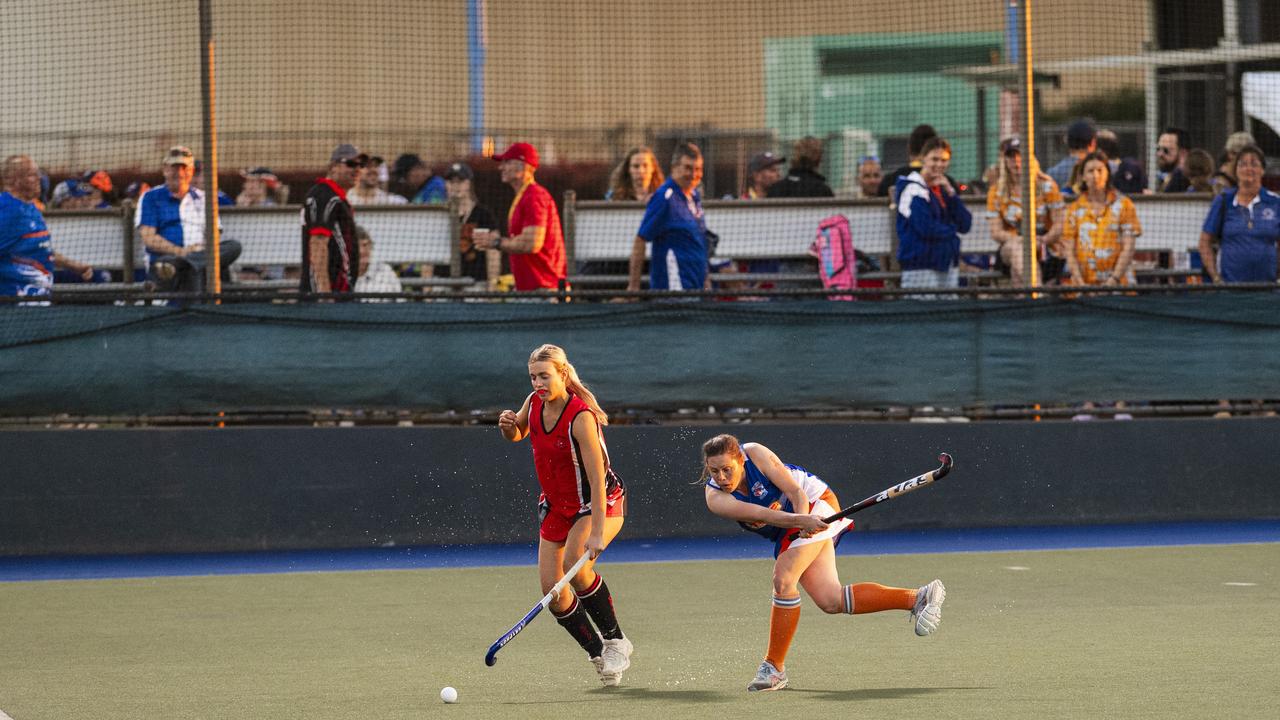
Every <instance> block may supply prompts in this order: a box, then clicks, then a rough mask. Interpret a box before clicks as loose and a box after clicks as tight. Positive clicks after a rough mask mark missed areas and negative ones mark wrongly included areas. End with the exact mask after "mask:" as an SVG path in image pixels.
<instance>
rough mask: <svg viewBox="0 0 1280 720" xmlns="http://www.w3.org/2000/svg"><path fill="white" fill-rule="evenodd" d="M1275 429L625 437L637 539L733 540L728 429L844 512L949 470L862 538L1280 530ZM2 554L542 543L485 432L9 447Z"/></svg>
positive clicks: (862, 523)
mask: <svg viewBox="0 0 1280 720" xmlns="http://www.w3.org/2000/svg"><path fill="white" fill-rule="evenodd" d="M1278 430H1280V420H1276V419H1239V420H1226V421H1223V420H1146V421H1136V422H1114V421H1112V422H1092V423H1069V422H1060V423H1029V422H1027V423H1000V422H992V423H981V424H972V425H952V424H947V425H919V424H890V423H865V424H852V425H837V424H829V425H755V424H752V425H729V426H705V427H655V426H648V427H611V428H608V429H607V439H608V442H609V449H610V455H611V456H612V458H613V463H614V467H615V469H616V471H617V472H618V474H619V475H620V476H621V477H622V478H623V479H624V481H625V482H626V483H627V485H628V488H629V492H630V500H629V506H628V507H629V513H630V514H629V517H628V520H627V524H626V529H625V530H624V532H625V533H626V534H627V535H628V536H630V537H633V538H643V537H659V536H676V537H679V536H685V537H688V536H711V535H730V534H734V533H735V532H737V530H736V528H735V526H734V525H733V524H732V523H730V522H728V521H724V520H720V519H718V518H715V517H713V516H711V515H710V514H709V513H708V512H707V510H706V508H705V506H704V503H703V500H702V493H703V490H702V489H701V487H700V486H698V485H697V484H696V481H697V479H698V474H699V471H700V462H701V457H700V450H699V448H700V445H701V443H702V442H703V441H704V440H706V439H707V438H709V437H711V436H713V435H715V434H718V433H721V432H732V433H735V434H737V435H738V436H739V438H740V439H742V440H743V441H744V442H745V441H758V442H763V443H765V444H766V445H768V446H769V447H770V448H772V449H773V450H775V451H776V452H777V453H778V454H779V455H780V456H781V457H782V458H783V460H785V461H788V462H792V463H796V464H800V465H803V466H805V467H807V468H808V469H809V470H811V471H812V472H815V473H817V474H818V475H820V476H821V477H823V478H824V479H826V480H827V481H828V482H829V483H830V484H831V486H832V488H833V489H834V490H835V491H836V492H837V494H838V495H839V497H840V499H841V500H842V501H843V503H844V504H851V503H853V502H857V501H858V500H861V499H862V498H864V497H866V496H868V495H871V494H873V493H875V492H878V491H880V490H882V489H884V488H886V487H888V486H890V485H893V484H896V483H898V482H900V481H901V480H904V479H907V478H908V477H912V476H914V475H916V474H919V473H921V472H923V471H925V470H929V469H932V468H933V467H935V466H936V456H937V454H938V452H940V451H947V452H950V453H951V454H952V455H953V456H954V457H955V461H956V466H955V469H954V471H953V472H952V473H951V475H949V476H948V477H947V478H945V479H944V480H942V481H941V482H939V483H937V484H936V485H933V486H931V487H928V488H925V489H922V490H920V491H919V492H916V493H913V494H911V495H908V496H905V497H902V498H899V499H895V500H893V501H890V502H888V503H885V504H883V505H880V506H877V507H875V508H871V509H870V510H867V511H865V512H863V513H860V514H859V515H858V516H857V522H858V526H859V527H860V528H862V529H864V530H867V529H869V530H879V529H892V528H922V527H951V528H957V527H984V526H987V527H1000V526H1016V525H1041V524H1067V525H1087V524H1096V523H1123V522H1165V521H1169V522H1172V521H1182V520H1231V519H1245V518H1277V517H1280V492H1277V490H1276V486H1275V480H1274V478H1275V476H1276V471H1277V470H1278V469H1280V467H1278V463H1277V462H1276V460H1275V455H1274V452H1273V450H1272V449H1271V445H1270V442H1271V441H1272V440H1273V439H1274V437H1275V436H1276V433H1277V431H1278ZM0 457H4V458H5V459H6V461H5V470H4V481H3V482H0V555H37V554H48V553H133V552H140V553H141V552H147V553H150V552H174V551H219V550H253V549H285V548H315V547H372V546H379V545H386V544H391V543H394V544H397V545H410V544H427V545H435V544H456V543H489V542H515V541H528V540H531V539H532V538H533V537H534V536H535V533H536V529H535V528H536V525H535V508H534V505H535V501H536V499H537V492H538V490H537V481H536V479H535V476H534V474H533V463H532V461H531V458H530V455H529V448H528V445H527V444H519V445H515V444H511V443H508V442H506V441H505V440H503V439H502V438H501V437H500V435H499V434H498V432H497V430H496V429H495V428H493V427H487V428H480V427H476V428H350V429H311V428H291V429H240V430H119V431H10V432H0Z"/></svg>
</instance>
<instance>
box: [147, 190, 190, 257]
mask: <svg viewBox="0 0 1280 720" xmlns="http://www.w3.org/2000/svg"><path fill="white" fill-rule="evenodd" d="M133 224H134V225H135V226H137V227H141V226H143V225H149V226H151V227H153V228H155V229H156V232H157V233H158V234H159V235H160V237H162V238H164V239H165V240H168V241H169V242H171V243H173V244H174V245H177V246H178V247H186V246H187V245H199V244H201V243H203V242H204V193H202V192H200V191H199V190H197V189H195V188H191V189H190V190H188V191H187V193H186V194H185V195H183V196H182V197H180V198H176V197H174V196H173V194H172V193H170V192H169V188H168V187H165V186H164V185H161V186H160V187H157V188H153V189H151V190H148V191H147V193H146V194H145V195H143V196H142V200H141V201H139V202H138V210H137V212H136V213H134V223H133ZM155 259H156V255H155V253H153V252H151V250H150V249H148V250H147V261H148V262H155Z"/></svg>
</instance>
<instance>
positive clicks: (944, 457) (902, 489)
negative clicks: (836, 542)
mask: <svg viewBox="0 0 1280 720" xmlns="http://www.w3.org/2000/svg"><path fill="white" fill-rule="evenodd" d="M938 462H940V463H942V465H940V466H939V467H938V468H937V469H936V470H930V471H929V472H927V473H924V474H923V475H917V476H915V477H913V478H911V479H910V480H904V481H902V482H900V483H898V484H897V485H894V486H893V487H891V488H889V489H887V490H881V491H880V492H878V493H876V494H875V495H872V496H871V497H869V498H867V499H866V500H863V501H862V502H860V503H856V504H854V505H850V506H849V507H847V508H845V509H843V510H841V511H840V512H838V513H836V514H835V515H832V516H830V517H824V518H822V522H824V523H828V524H830V523H833V522H835V521H837V520H841V519H843V518H846V517H849V516H850V515H852V514H854V513H856V512H858V511H859V510H866V509H867V508H869V507H871V506H872V505H879V504H880V503H882V502H884V501H885V500H892V499H893V498H896V497H898V496H899V495H905V494H907V493H909V492H911V491H912V490H919V489H920V488H922V487H924V486H925V485H928V484H929V483H931V482H935V481H937V480H941V479H942V478H944V477H946V475H947V473H949V472H951V466H952V465H954V464H955V462H954V461H953V460H952V459H951V456H950V455H948V454H947V453H942V454H941V455H939V456H938Z"/></svg>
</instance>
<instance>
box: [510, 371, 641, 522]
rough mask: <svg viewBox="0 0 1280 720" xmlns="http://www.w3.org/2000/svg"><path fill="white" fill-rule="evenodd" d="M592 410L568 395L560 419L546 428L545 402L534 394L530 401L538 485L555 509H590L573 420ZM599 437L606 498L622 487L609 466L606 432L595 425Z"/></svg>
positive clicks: (587, 482)
mask: <svg viewBox="0 0 1280 720" xmlns="http://www.w3.org/2000/svg"><path fill="white" fill-rule="evenodd" d="M584 412H591V408H589V407H587V404H586V403H585V402H583V400H582V398H579V397H578V396H577V395H572V394H571V395H569V401H568V402H566V403H565V405H564V410H562V411H561V412H560V417H558V418H556V420H555V422H554V423H553V424H552V425H551V427H544V426H543V420H542V399H541V398H539V397H538V396H537V394H534V395H533V396H532V397H530V398H529V443H530V445H532V446H533V466H534V468H536V469H537V471H538V484H539V485H541V486H542V494H543V495H546V497H547V500H548V501H550V503H551V505H552V507H559V508H571V509H574V510H575V511H577V510H589V509H590V507H591V482H590V480H589V479H588V478H587V468H586V466H585V464H584V461H583V458H582V452H581V450H580V449H579V448H578V442H577V441H576V440H574V438H573V431H572V427H573V421H574V419H575V418H576V417H578V415H579V414H580V413H584ZM596 433H597V434H598V435H599V437H600V452H601V454H603V455H604V475H605V495H606V496H607V495H609V494H610V493H611V492H612V491H613V490H614V489H616V488H618V487H620V486H621V485H622V481H621V480H619V479H618V476H617V475H615V474H614V473H613V468H612V467H610V465H609V449H608V448H607V447H605V444H604V433H603V432H602V431H601V429H600V425H599V424H597V425H596Z"/></svg>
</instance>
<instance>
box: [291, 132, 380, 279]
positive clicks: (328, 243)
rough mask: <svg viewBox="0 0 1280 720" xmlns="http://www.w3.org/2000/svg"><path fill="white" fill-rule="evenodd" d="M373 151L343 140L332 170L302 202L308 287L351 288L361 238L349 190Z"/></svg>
mask: <svg viewBox="0 0 1280 720" xmlns="http://www.w3.org/2000/svg"><path fill="white" fill-rule="evenodd" d="M368 162H369V156H368V155H365V154H364V153H362V152H360V149H359V148H357V147H356V146H355V145H351V144H347V143H344V144H342V145H339V146H338V147H336V148H334V149H333V153H331V154H330V155H329V171H328V172H327V173H326V174H325V176H324V177H322V178H318V179H317V180H316V184H315V185H313V186H311V189H310V190H309V191H307V197H306V199H305V200H304V201H303V203H302V284H301V288H300V289H301V291H302V292H303V294H307V293H349V292H351V291H353V290H354V289H355V286H356V279H357V278H359V277H360V272H359V271H360V243H359V240H358V239H357V237H356V218H355V213H354V212H353V211H352V209H351V203H349V202H348V201H347V191H348V190H350V189H351V188H352V186H354V185H355V184H356V178H357V177H359V176H360V171H361V170H363V169H364V166H365V165H366V164H367V163H368Z"/></svg>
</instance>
